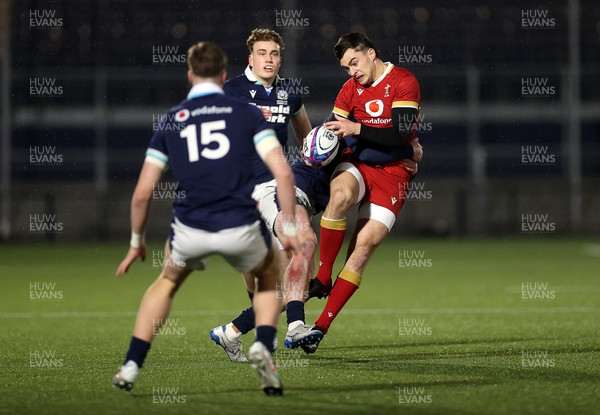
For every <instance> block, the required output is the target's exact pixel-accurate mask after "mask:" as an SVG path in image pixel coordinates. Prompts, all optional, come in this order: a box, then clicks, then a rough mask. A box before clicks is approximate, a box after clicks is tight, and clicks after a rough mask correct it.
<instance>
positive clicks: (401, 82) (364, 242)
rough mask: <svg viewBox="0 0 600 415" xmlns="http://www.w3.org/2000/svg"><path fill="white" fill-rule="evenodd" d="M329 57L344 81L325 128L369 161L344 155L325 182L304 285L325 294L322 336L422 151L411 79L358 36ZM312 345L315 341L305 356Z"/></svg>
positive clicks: (393, 213) (356, 281) (386, 227)
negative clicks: (352, 219) (353, 217)
mask: <svg viewBox="0 0 600 415" xmlns="http://www.w3.org/2000/svg"><path fill="white" fill-rule="evenodd" d="M334 53H335V55H336V58H337V59H338V60H339V62H340V65H341V66H342V68H343V69H344V70H345V71H346V72H347V73H348V75H349V76H350V79H349V80H348V81H347V82H346V83H345V84H344V85H343V87H342V89H341V90H340V92H339V94H338V96H337V98H336V100H335V105H334V109H333V117H332V118H331V121H329V122H326V123H325V126H326V127H327V128H330V129H331V130H333V131H334V132H335V133H336V134H337V135H338V137H340V138H346V139H347V140H349V139H353V140H355V141H356V142H355V143H354V145H356V146H358V147H359V148H363V154H364V151H365V149H364V147H367V150H366V151H370V152H372V154H373V157H372V162H364V161H357V160H356V159H352V158H351V157H349V158H348V159H347V160H346V161H343V162H342V163H340V164H339V166H338V167H337V169H336V171H335V172H334V174H333V177H332V180H331V184H330V189H331V196H330V200H329V204H328V205H327V207H326V209H325V212H324V213H323V217H322V219H321V224H320V225H321V227H320V236H321V238H320V244H319V260H320V267H319V272H318V274H317V277H316V278H315V279H314V280H313V281H312V283H311V296H319V297H321V298H322V297H324V296H327V295H329V298H328V300H327V304H326V305H325V308H324V310H323V312H322V313H321V315H320V317H319V318H318V319H317V321H316V326H315V328H314V330H319V331H321V332H322V333H323V334H325V333H326V332H327V330H328V329H329V327H330V325H331V323H332V322H333V320H334V319H335V317H336V316H337V315H338V314H339V312H340V311H341V309H342V308H343V307H344V305H345V304H346V302H347V301H348V300H349V299H350V297H351V296H352V295H353V294H354V292H356V290H357V289H358V287H359V286H360V284H361V280H362V275H363V272H364V270H365V267H366V265H367V262H368V260H369V258H370V257H371V255H372V254H373V252H374V251H375V249H376V248H377V246H378V245H379V244H380V243H381V242H382V241H383V240H384V239H385V237H386V236H387V234H388V233H389V231H390V230H391V229H392V226H393V225H394V222H395V220H396V217H397V216H398V213H399V212H400V209H401V208H402V205H403V203H404V197H403V195H404V191H405V189H406V188H407V184H408V182H409V181H410V179H411V176H412V175H414V174H415V173H416V169H417V164H416V163H418V162H419V161H420V160H421V157H422V154H423V152H422V147H421V146H420V144H419V143H418V139H417V138H416V137H415V131H416V121H417V119H418V114H419V108H420V99H421V97H420V91H419V84H418V82H417V79H416V78H415V76H414V75H413V74H412V73H410V72H409V71H407V70H406V69H403V68H399V67H397V66H394V65H393V64H391V63H389V62H383V61H382V60H381V59H380V58H379V56H378V52H377V48H376V47H375V45H374V44H373V42H372V41H371V40H370V39H369V38H368V37H366V36H365V35H363V34H360V33H348V34H345V35H343V36H342V37H341V38H340V39H339V40H338V42H337V44H336V45H335V47H334ZM352 120H354V121H352ZM357 203H359V204H360V206H359V214H358V221H357V228H356V232H355V234H354V236H353V237H352V239H351V242H350V247H349V249H348V258H347V260H346V263H345V264H344V267H343V269H342V270H341V271H340V273H339V274H338V276H337V279H336V282H335V285H333V288H331V284H332V273H333V264H334V261H335V258H336V257H337V255H338V253H339V251H340V249H341V246H342V243H343V240H344V236H345V234H346V228H347V223H346V212H347V211H348V210H349V209H350V208H351V207H352V206H353V205H355V204H357ZM317 346H318V342H317V343H315V344H314V345H313V347H312V349H311V351H312V352H314V351H315V350H316V348H317ZM305 351H307V349H306V348H305ZM311 351H307V352H309V353H310V352H311Z"/></svg>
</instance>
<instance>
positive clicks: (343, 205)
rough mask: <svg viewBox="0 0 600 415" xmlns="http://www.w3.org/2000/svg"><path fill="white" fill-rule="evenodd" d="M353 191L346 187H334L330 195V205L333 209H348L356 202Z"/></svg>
mask: <svg viewBox="0 0 600 415" xmlns="http://www.w3.org/2000/svg"><path fill="white" fill-rule="evenodd" d="M355 201H356V200H354V195H353V194H352V191H351V190H350V189H348V188H345V187H341V186H339V187H337V186H336V187H332V189H331V195H330V197H329V207H331V208H332V209H333V210H343V211H345V210H347V209H349V208H350V207H351V206H352V205H353V204H354V202H355Z"/></svg>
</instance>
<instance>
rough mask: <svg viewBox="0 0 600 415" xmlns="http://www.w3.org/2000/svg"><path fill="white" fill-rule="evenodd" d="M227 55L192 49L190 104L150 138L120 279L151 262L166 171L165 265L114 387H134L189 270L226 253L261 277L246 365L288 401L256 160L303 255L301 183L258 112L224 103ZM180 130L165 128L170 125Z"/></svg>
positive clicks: (289, 242)
mask: <svg viewBox="0 0 600 415" xmlns="http://www.w3.org/2000/svg"><path fill="white" fill-rule="evenodd" d="M226 64H227V58H226V56H225V53H224V52H223V51H222V50H221V49H220V48H219V47H218V46H217V45H215V44H213V43H210V42H200V43H198V44H196V45H194V46H192V47H191V48H190V49H189V50H188V67H189V71H188V80H189V81H190V83H191V84H192V88H191V90H190V92H189V94H188V96H187V99H186V100H184V101H183V102H181V103H180V104H179V105H178V106H176V107H174V108H172V109H171V110H170V111H169V113H168V116H167V117H165V120H164V121H162V122H161V124H159V126H158V127H159V128H157V131H156V133H155V134H154V136H153V137H152V139H151V141H150V144H149V147H148V151H147V152H146V158H145V161H144V165H143V167H142V170H141V173H140V177H139V179H138V183H137V185H136V188H135V191H134V193H133V197H132V201H131V230H132V234H131V241H130V245H131V246H130V249H129V252H128V253H127V255H126V257H125V259H124V260H123V261H122V262H121V264H120V265H119V268H118V269H117V272H116V274H117V275H122V274H123V273H125V272H127V270H128V269H129V267H130V266H131V264H132V263H133V262H134V261H135V260H136V259H137V258H138V257H139V258H141V259H142V260H144V259H145V256H146V247H145V243H144V236H143V235H144V231H145V228H146V222H147V219H148V212H149V207H150V200H151V198H152V192H153V188H154V185H155V184H156V183H157V182H158V181H159V180H160V177H161V175H162V173H163V172H164V170H165V169H166V168H167V167H169V168H170V169H171V170H172V174H173V177H174V178H175V180H176V181H177V194H179V195H185V197H183V196H182V198H180V199H177V200H175V202H174V203H173V216H174V217H173V222H172V224H171V228H172V229H171V234H170V236H169V238H168V240H167V243H166V246H165V251H166V254H167V260H166V261H165V264H164V267H163V270H162V272H161V273H160V275H159V277H158V279H157V280H156V281H155V282H154V283H153V284H152V285H151V286H150V287H149V288H148V290H147V291H146V293H145V295H144V297H143V299H142V303H141V305H140V309H139V311H138V315H137V319H136V323H135V327H134V331H133V336H132V338H131V342H130V346H129V349H128V351H127V354H126V356H125V360H124V363H123V366H122V367H121V369H120V371H119V373H117V374H116V375H115V376H114V378H113V380H112V383H113V385H115V386H116V387H119V388H122V389H125V390H131V388H132V387H133V384H134V382H135V381H136V379H137V377H138V375H139V372H140V369H141V368H142V366H143V363H144V360H145V358H146V355H147V353H148V350H149V349H150V344H151V342H152V340H153V339H154V336H155V334H156V333H157V332H158V330H159V329H160V327H161V326H162V325H163V324H164V323H165V320H166V318H167V317H168V315H169V311H170V308H171V304H172V301H173V297H174V295H175V293H176V292H177V290H178V288H179V287H180V286H181V284H182V283H183V282H184V281H185V279H186V278H187V276H188V275H189V274H190V273H191V272H192V270H203V269H204V268H205V266H206V263H205V261H206V258H207V257H208V256H210V255H212V254H215V253H216V254H220V255H222V256H223V257H224V259H225V260H226V261H227V262H228V263H229V264H230V265H231V266H233V267H234V268H235V269H237V270H238V271H241V272H252V274H253V275H254V276H255V277H256V292H255V294H254V299H253V307H254V310H255V313H256V342H255V343H254V344H253V345H252V347H250V350H249V354H248V355H249V360H250V361H251V362H252V366H253V367H254V368H255V369H256V370H257V372H258V373H259V376H260V378H261V387H262V388H263V390H264V391H265V393H266V394H268V395H281V394H282V393H283V385H282V383H281V379H280V377H279V375H278V373H277V368H276V367H275V365H274V364H273V361H272V352H273V344H274V339H275V335H276V326H277V321H278V317H279V313H280V311H281V301H280V297H279V293H278V290H277V284H278V282H279V278H280V275H281V268H280V263H281V261H280V260H279V255H280V253H279V251H278V250H277V249H276V248H275V246H274V244H273V243H272V239H271V235H270V233H269V232H268V230H267V229H266V226H265V224H264V222H263V221H262V219H261V218H260V214H259V212H258V210H257V209H256V203H255V201H254V200H253V199H252V197H251V194H252V191H253V189H254V177H253V174H252V163H253V160H252V159H253V156H254V155H255V154H258V155H259V156H260V157H261V159H262V160H264V162H265V164H266V166H267V167H268V169H269V170H270V171H271V172H272V174H273V176H275V180H276V182H277V189H278V192H277V195H278V202H279V204H280V206H281V210H282V212H285V214H284V216H283V217H284V218H285V221H284V223H283V228H282V231H281V232H280V233H279V235H278V236H279V240H280V242H281V244H282V245H283V247H284V248H286V249H291V250H292V251H295V252H297V250H298V241H297V237H296V232H297V231H296V224H295V222H293V220H294V209H295V198H294V179H293V175H292V172H291V169H290V167H289V166H288V164H287V163H286V161H285V155H284V153H283V151H282V148H281V145H280V143H279V141H278V140H277V137H276V135H275V133H274V131H273V129H272V128H270V126H269V125H268V124H267V123H266V121H265V119H264V116H263V115H262V114H261V112H260V111H259V110H257V109H256V108H253V107H251V106H249V105H247V104H246V103H243V102H240V101H239V100H235V99H232V98H230V97H227V96H225V94H224V93H223V90H222V88H221V87H222V85H223V83H224V81H225V78H226V72H225V68H226ZM168 122H172V123H178V124H180V126H181V127H182V128H166V127H167V125H166V124H165V123H168Z"/></svg>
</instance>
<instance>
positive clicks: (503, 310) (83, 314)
mask: <svg viewBox="0 0 600 415" xmlns="http://www.w3.org/2000/svg"><path fill="white" fill-rule="evenodd" d="M240 311H241V309H239V310H195V311H174V312H173V313H172V314H171V316H172V317H173V316H190V317H207V316H231V317H234V316H236V315H237V314H239V312H240ZM343 313H344V314H349V315H358V316H360V315H382V314H385V315H390V314H397V315H405V314H433V315H435V314H442V315H444V314H528V313H530V314H541V313H542V314H543V313H552V314H569V313H600V307H514V308H510V307H473V308H470V307H458V308H371V309H349V310H344V311H343ZM136 314H137V312H136V311H65V312H45V313H28V312H23V313H18V312H16V313H10V312H3V313H0V319H32V318H111V317H135V316H136ZM306 314H311V315H317V314H320V311H318V310H310V311H307V312H306Z"/></svg>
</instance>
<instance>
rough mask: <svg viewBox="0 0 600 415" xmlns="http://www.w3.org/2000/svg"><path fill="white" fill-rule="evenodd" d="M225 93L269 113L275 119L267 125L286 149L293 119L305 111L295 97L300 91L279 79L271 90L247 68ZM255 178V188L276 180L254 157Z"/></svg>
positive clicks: (231, 80) (234, 79)
mask: <svg viewBox="0 0 600 415" xmlns="http://www.w3.org/2000/svg"><path fill="white" fill-rule="evenodd" d="M223 90H224V91H225V93H226V94H227V95H228V96H230V97H233V98H237V99H241V100H242V101H244V102H248V103H250V104H252V105H255V106H256V107H259V108H266V109H269V110H270V111H271V112H272V113H273V115H272V116H271V117H270V119H268V120H267V122H268V124H269V126H270V127H271V128H273V130H275V134H277V139H278V140H279V143H280V144H281V145H282V146H285V145H287V141H288V123H289V122H290V117H291V116H294V115H296V114H298V112H299V111H300V109H301V108H302V97H301V95H300V94H297V93H296V92H299V91H298V88H297V87H294V86H290V85H289V82H288V81H286V80H285V79H284V78H280V77H279V76H278V77H277V79H276V81H275V83H274V85H273V87H272V88H268V87H265V86H264V85H263V84H262V83H261V82H260V81H259V80H257V79H256V77H255V76H254V74H253V73H252V70H251V69H250V67H249V66H248V67H247V68H246V70H245V71H244V74H243V75H240V76H237V77H235V78H232V79H230V80H228V81H227V82H225V86H224V87H223ZM254 176H255V179H256V184H259V183H264V182H267V181H269V180H271V179H273V176H272V175H271V172H270V171H269V169H268V168H267V166H266V165H265V164H264V163H263V161H262V160H261V159H260V157H258V155H256V156H255V157H254Z"/></svg>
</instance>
